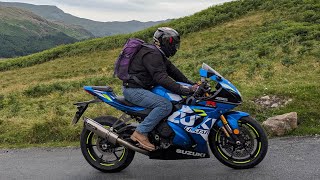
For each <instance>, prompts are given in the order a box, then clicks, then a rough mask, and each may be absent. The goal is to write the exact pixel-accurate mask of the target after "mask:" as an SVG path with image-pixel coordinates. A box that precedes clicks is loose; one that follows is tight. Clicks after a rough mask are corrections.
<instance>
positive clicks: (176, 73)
mask: <svg viewBox="0 0 320 180" xmlns="http://www.w3.org/2000/svg"><path fill="white" fill-rule="evenodd" d="M165 64H166V67H167V73H168V75H169V76H170V77H172V78H173V79H174V80H176V81H178V82H184V83H188V84H194V83H193V82H192V81H190V80H189V79H188V78H187V77H186V76H185V75H184V74H183V73H182V72H181V71H180V70H179V69H178V68H177V67H176V66H175V65H174V64H172V63H171V61H169V60H165Z"/></svg>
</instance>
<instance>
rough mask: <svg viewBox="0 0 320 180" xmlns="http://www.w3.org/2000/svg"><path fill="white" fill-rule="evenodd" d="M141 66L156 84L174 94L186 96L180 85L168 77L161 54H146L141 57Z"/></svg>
mask: <svg viewBox="0 0 320 180" xmlns="http://www.w3.org/2000/svg"><path fill="white" fill-rule="evenodd" d="M143 65H144V67H145V68H146V69H147V71H148V72H149V73H150V75H151V76H152V78H153V80H154V81H155V82H156V83H157V84H159V85H161V86H163V87H164V88H166V89H168V90H170V91H172V92H174V93H176V94H182V95H186V94H185V93H184V92H183V91H182V88H181V85H180V84H178V83H176V81H175V80H173V79H172V78H170V77H169V75H168V73H167V68H166V65H165V62H164V61H163V59H162V55H161V54H157V53H155V52H150V53H148V54H146V55H145V56H144V57H143Z"/></svg>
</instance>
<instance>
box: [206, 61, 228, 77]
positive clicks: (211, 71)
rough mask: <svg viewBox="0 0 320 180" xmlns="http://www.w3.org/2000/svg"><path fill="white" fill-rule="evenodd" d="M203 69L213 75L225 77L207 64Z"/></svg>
mask: <svg viewBox="0 0 320 180" xmlns="http://www.w3.org/2000/svg"><path fill="white" fill-rule="evenodd" d="M202 69H204V70H206V71H208V72H210V73H213V74H215V75H217V76H220V77H223V76H221V74H219V73H218V72H217V71H216V70H214V69H213V68H212V67H210V66H209V65H207V64H206V63H203V64H202Z"/></svg>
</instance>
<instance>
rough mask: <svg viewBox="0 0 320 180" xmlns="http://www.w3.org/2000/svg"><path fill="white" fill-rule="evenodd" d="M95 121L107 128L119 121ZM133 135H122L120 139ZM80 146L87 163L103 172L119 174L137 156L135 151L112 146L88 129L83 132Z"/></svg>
mask: <svg viewBox="0 0 320 180" xmlns="http://www.w3.org/2000/svg"><path fill="white" fill-rule="evenodd" d="M94 120H95V121H97V122H98V123H100V124H101V125H103V126H105V127H111V126H112V125H113V123H115V122H116V121H117V118H115V117H112V116H102V117H97V118H95V119H94ZM122 127H123V126H122ZM119 128H121V127H119ZM131 133H132V132H125V133H121V134H120V137H121V138H122V139H127V138H129V137H130V135H131ZM80 145H81V151H82V154H83V156H84V157H85V159H86V160H87V162H88V163H89V164H90V165H91V166H92V167H94V168H96V169H98V170H100V171H102V172H119V171H121V170H123V169H125V168H126V167H127V166H129V164H130V163H131V162H132V160H133V158H134V154H135V152H134V151H132V150H130V149H128V148H126V147H123V146H120V145H113V144H111V143H110V142H108V141H107V140H106V139H104V138H101V137H99V136H97V135H96V134H95V133H93V132H92V131H89V130H87V129H86V128H83V130H82V133H81V138H80Z"/></svg>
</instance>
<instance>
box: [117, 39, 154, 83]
mask: <svg viewBox="0 0 320 180" xmlns="http://www.w3.org/2000/svg"><path fill="white" fill-rule="evenodd" d="M142 46H146V47H149V48H153V49H155V48H156V47H155V46H153V45H148V44H145V42H144V41H143V40H141V39H138V38H130V39H128V40H127V42H126V43H125V45H124V47H123V49H122V51H121V53H120V55H119V57H118V59H117V61H116V63H115V68H114V76H117V77H118V78H119V79H121V80H122V81H127V80H129V79H130V78H133V79H134V80H135V81H137V80H136V79H137V78H135V77H132V76H130V75H129V66H130V63H131V61H132V60H133V58H134V56H135V55H136V54H137V52H138V51H139V50H140V49H141V47H142ZM138 83H139V84H140V82H138Z"/></svg>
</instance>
